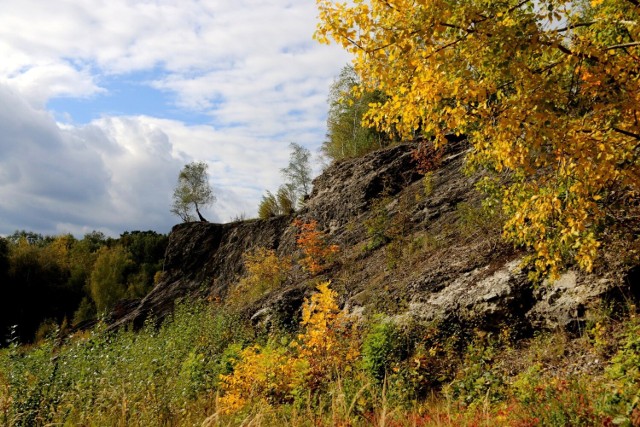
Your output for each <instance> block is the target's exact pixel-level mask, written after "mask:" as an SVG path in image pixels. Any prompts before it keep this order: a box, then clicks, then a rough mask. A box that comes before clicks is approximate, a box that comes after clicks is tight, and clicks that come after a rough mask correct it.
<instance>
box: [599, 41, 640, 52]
mask: <svg viewBox="0 0 640 427" xmlns="http://www.w3.org/2000/svg"><path fill="white" fill-rule="evenodd" d="M633 46H640V42H630V43H621V44H614V45H613V46H609V47H606V48H605V50H614V49H624V48H626V47H633Z"/></svg>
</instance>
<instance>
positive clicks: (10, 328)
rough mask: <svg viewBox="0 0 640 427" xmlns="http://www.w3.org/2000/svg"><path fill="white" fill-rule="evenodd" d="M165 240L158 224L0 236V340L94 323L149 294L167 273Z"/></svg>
mask: <svg viewBox="0 0 640 427" xmlns="http://www.w3.org/2000/svg"><path fill="white" fill-rule="evenodd" d="M167 241H168V237H167V236H166V235H164V234H158V233H156V232H154V231H132V232H125V233H123V234H121V235H120V237H119V238H111V237H106V236H105V235H104V234H103V233H101V232H98V231H93V232H91V233H88V234H86V235H85V236H84V237H83V238H82V239H77V238H75V237H74V236H72V235H71V234H64V235H58V236H43V235H41V234H37V233H33V232H29V231H16V232H15V233H14V234H12V235H11V236H8V237H4V238H2V237H0V338H1V340H0V347H2V346H6V345H7V344H9V343H11V342H21V343H22V342H32V341H37V340H39V339H42V338H44V337H46V336H47V335H48V334H50V333H51V332H53V331H55V330H57V329H58V328H61V329H71V328H75V327H78V326H82V325H83V324H87V323H91V322H92V321H93V320H95V319H98V318H100V317H102V316H105V315H107V314H108V313H109V311H110V310H111V309H112V308H113V307H114V306H115V304H116V303H118V301H121V300H123V299H135V298H140V297H142V296H144V295H145V294H146V293H147V292H149V290H150V289H151V288H152V287H153V286H154V283H157V281H158V280H159V279H160V277H161V274H162V262H163V258H164V252H165V249H166V247H167Z"/></svg>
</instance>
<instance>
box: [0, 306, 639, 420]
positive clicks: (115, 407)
mask: <svg viewBox="0 0 640 427" xmlns="http://www.w3.org/2000/svg"><path fill="white" fill-rule="evenodd" d="M597 325H598V326H597V327H598V328H599V329H600V331H599V332H598V333H603V334H605V333H606V334H607V336H609V337H611V339H610V343H609V348H610V349H611V351H610V353H611V356H610V357H609V358H607V359H606V360H604V361H601V362H599V363H600V368H599V369H594V370H591V371H590V370H580V369H578V370H576V369H574V368H575V367H576V366H578V367H579V366H581V362H580V361H581V360H591V359H590V358H596V357H597V358H601V357H602V355H601V353H599V352H600V348H599V347H598V345H597V343H595V342H594V340H593V338H592V336H593V333H594V331H586V332H585V334H584V336H583V337H581V338H577V339H575V338H573V339H570V338H568V337H566V336H565V335H564V334H562V333H554V334H540V335H539V336H536V337H533V338H531V339H529V340H525V341H521V342H519V343H513V342H512V341H510V340H509V339H507V338H505V337H502V336H497V335H491V334H484V333H481V334H478V335H477V336H475V337H472V338H470V339H469V340H468V342H467V343H466V344H464V345H459V344H456V346H455V348H458V349H463V350H455V349H454V347H452V346H451V345H450V344H451V339H452V338H451V337H449V338H447V336H446V334H441V333H439V332H438V331H435V330H433V329H429V328H427V329H425V330H423V331H422V333H420V331H417V330H415V331H414V330H412V331H411V333H410V334H409V333H408V332H407V331H403V330H401V329H393V328H392V327H391V326H390V325H389V324H387V323H385V322H384V321H382V320H380V318H377V317H376V318H375V319H373V323H371V326H370V327H369V328H368V329H369V331H370V332H369V333H368V334H367V333H365V334H362V336H363V337H364V339H363V342H361V343H360V344H361V346H362V347H361V348H362V349H363V359H361V360H358V361H356V362H355V363H354V364H353V366H352V367H351V369H350V370H349V371H345V372H343V373H342V374H341V375H339V376H338V377H337V379H335V380H332V383H331V384H327V385H326V386H323V387H320V388H319V390H321V391H320V392H318V393H315V394H312V393H311V392H310V393H308V394H307V395H304V394H302V395H300V396H298V397H296V399H295V401H293V402H289V403H277V402H276V403H265V404H264V405H254V406H250V407H247V408H244V409H243V410H242V411H239V412H238V413H235V414H230V415H222V414H221V413H220V411H219V408H218V406H217V401H218V397H219V395H220V393H221V392H220V382H219V378H220V374H222V373H225V374H228V373H230V372H231V371H232V370H233V366H234V363H235V361H236V360H237V358H238V355H239V353H240V350H241V349H242V348H243V347H245V346H247V345H249V344H252V343H256V342H261V343H264V342H265V338H267V337H264V336H257V337H256V335H255V333H254V331H253V330H252V329H251V327H250V326H248V325H245V324H244V323H243V322H241V321H240V319H238V318H237V317H236V316H235V315H234V314H233V313H230V312H228V311H225V310H224V309H223V308H222V307H221V306H220V305H208V304H204V303H203V304H197V305H193V304H190V305H188V304H182V305H180V306H179V308H178V309H177V311H176V313H175V315H174V316H172V317H171V318H170V319H168V320H167V321H165V322H164V323H163V325H162V326H160V327H155V326H154V325H152V324H148V325H146V326H145V327H144V328H143V329H142V330H141V331H138V332H133V331H128V330H121V331H118V332H114V333H108V332H106V331H105V330H103V329H101V328H100V327H99V328H97V329H95V330H94V331H91V332H86V333H79V334H77V335H76V336H73V337H69V338H67V339H66V340H65V342H63V343H59V342H57V341H56V339H53V338H50V339H47V340H45V341H44V342H42V343H40V344H38V345H33V346H28V347H17V346H13V347H10V348H6V349H3V350H0V425H3V426H44V425H63V426H76V425H82V426H107V425H108V426H174V425H175V426H178V425H181V426H182V425H185V426H189V425H212V426H215V425H224V426H226V425H254V426H258V425H263V426H270V425H300V426H306V425H308V426H318V425H327V426H333V425H343V426H360V425H362V426H365V425H367V426H369V425H375V426H518V427H525V426H535V425H548V426H599V425H612V426H613V425H620V426H637V425H638V422H639V421H640V409H639V407H638V400H639V399H640V374H638V369H640V368H639V367H638V360H640V344H638V343H639V342H640V341H639V339H638V336H639V335H638V332H639V331H640V329H639V328H640V318H638V317H637V316H633V315H630V316H629V317H628V318H626V320H624V321H621V320H619V319H617V320H612V319H608V320H607V319H602V320H600V321H599V322H598V324H597ZM595 327H596V326H594V327H593V328H595ZM363 328H367V327H366V325H365V326H363ZM602 328H605V330H604V331H603V330H602ZM407 336H411V340H412V342H411V343H405V344H404V345H405V348H406V350H403V351H401V352H398V351H396V349H395V347H394V343H393V342H391V341H389V339H390V338H393V339H394V340H395V339H397V338H399V337H404V338H403V340H405V341H406V339H407V338H406V337H407ZM270 342H272V343H275V345H282V346H286V345H287V342H288V341H287V340H286V339H284V338H282V339H280V340H278V339H277V333H274V335H272V336H271V337H270ZM278 343H279V344H278ZM550 346H552V347H553V349H550V348H549V347H550ZM447 349H448V350H447ZM445 367H446V369H444V368H445ZM438 372H440V373H441V374H438V375H436V373H438Z"/></svg>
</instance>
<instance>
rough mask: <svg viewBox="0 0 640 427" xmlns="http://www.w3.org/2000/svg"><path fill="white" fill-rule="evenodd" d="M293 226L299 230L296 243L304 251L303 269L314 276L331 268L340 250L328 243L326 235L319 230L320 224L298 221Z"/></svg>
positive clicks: (301, 261) (301, 260)
mask: <svg viewBox="0 0 640 427" xmlns="http://www.w3.org/2000/svg"><path fill="white" fill-rule="evenodd" d="M293 225H294V226H295V227H297V228H298V236H297V238H296V243H297V244H298V248H300V249H301V250H302V258H301V259H300V263H301V264H302V267H303V268H304V269H305V270H307V271H308V272H309V273H311V274H313V275H315V274H318V273H321V272H323V271H324V270H326V269H327V268H329V266H331V264H333V262H334V259H335V255H336V254H337V252H338V250H339V248H338V246H337V245H329V244H328V243H327V241H326V240H327V239H326V236H325V235H324V233H322V232H321V231H319V230H318V222H317V221H315V220H314V221H310V222H303V221H301V220H299V219H297V220H295V221H294V223H293Z"/></svg>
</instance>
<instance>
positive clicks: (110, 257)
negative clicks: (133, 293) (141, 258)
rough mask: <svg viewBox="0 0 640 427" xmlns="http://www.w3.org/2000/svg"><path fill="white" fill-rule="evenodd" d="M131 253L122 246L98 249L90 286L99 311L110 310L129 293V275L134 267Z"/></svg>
mask: <svg viewBox="0 0 640 427" xmlns="http://www.w3.org/2000/svg"><path fill="white" fill-rule="evenodd" d="M133 265H134V264H133V260H132V259H131V254H130V253H129V252H128V251H127V250H126V249H125V248H123V247H122V246H114V247H113V248H109V247H106V246H103V247H102V248H100V249H99V250H98V258H97V259H96V262H95V264H94V265H93V270H92V271H91V278H90V282H89V288H90V291H91V298H92V299H93V302H94V303H95V305H96V308H97V310H98V313H106V312H108V311H109V310H110V309H111V308H113V306H114V305H115V303H117V302H118V301H119V300H121V299H123V298H124V297H125V296H126V294H127V283H126V280H127V275H128V272H129V270H131V269H132V267H133Z"/></svg>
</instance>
